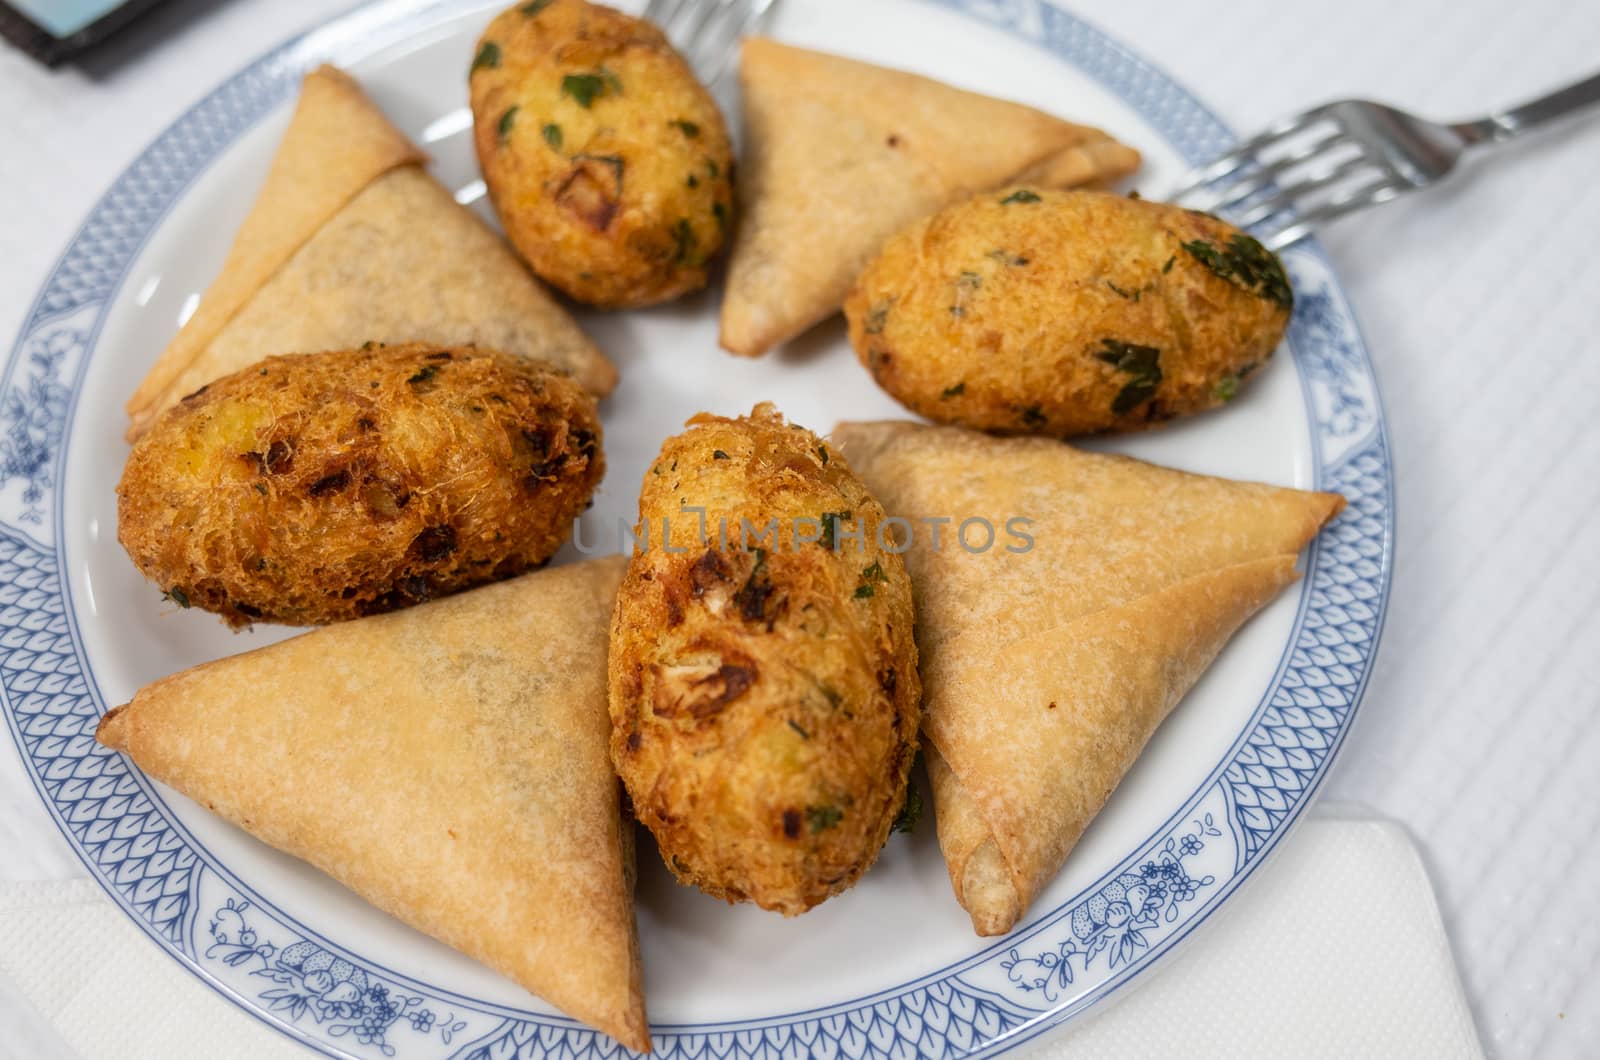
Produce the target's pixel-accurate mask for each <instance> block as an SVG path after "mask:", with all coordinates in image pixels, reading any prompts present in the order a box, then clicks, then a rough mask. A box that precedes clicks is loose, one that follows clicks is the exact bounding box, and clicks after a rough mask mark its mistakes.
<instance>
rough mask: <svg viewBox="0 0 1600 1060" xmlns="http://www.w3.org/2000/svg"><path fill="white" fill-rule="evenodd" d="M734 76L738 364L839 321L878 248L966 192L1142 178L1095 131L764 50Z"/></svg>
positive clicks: (733, 328) (883, 74) (941, 87)
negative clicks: (739, 143)
mask: <svg viewBox="0 0 1600 1060" xmlns="http://www.w3.org/2000/svg"><path fill="white" fill-rule="evenodd" d="M739 77H740V87H741V89H742V99H743V109H744V145H745V147H744V157H743V159H742V161H741V169H740V174H741V176H740V181H741V184H740V189H741V190H740V196H741V200H742V201H743V203H744V206H743V217H742V220H741V221H740V224H739V229H738V232H737V233H736V234H735V237H734V243H733V251H732V255H731V257H730V260H729V266H728V280H727V289H726V291H725V293H724V296H723V303H722V324H721V326H722V334H721V341H722V345H723V347H724V348H726V349H727V350H729V351H730V352H732V353H735V354H738V355H740V356H745V357H759V356H761V355H762V354H764V353H766V352H767V351H768V350H770V349H771V348H772V347H774V346H776V345H778V344H780V343H783V342H786V341H788V340H789V339H792V338H794V337H795V336H797V335H799V334H800V333H801V332H803V331H805V330H807V329H808V328H810V327H811V326H812V325H814V324H817V323H819V322H821V321H822V320H824V319H826V318H827V317H828V316H830V315H831V314H833V313H835V312H837V311H838V310H839V307H840V306H841V305H842V304H843V303H844V299H845V295H846V294H847V293H848V292H849V290H850V284H851V283H852V282H853V281H854V280H855V278H856V276H857V275H858V274H859V273H860V272H861V269H862V268H863V267H864V266H865V265H866V264H867V262H868V261H869V260H870V259H871V258H872V256H873V255H874V254H876V253H877V252H878V250H879V248H880V247H882V246H883V244H884V242H885V241H886V240H888V239H889V238H890V237H891V236H893V235H894V234H895V233H896V232H898V231H900V230H901V229H902V228H905V227H906V226H907V225H910V224H912V223H913V222H915V221H918V220H920V219H922V218H923V217H926V216H928V215H929V214H932V213H934V212H936V211H938V210H940V209H942V208H943V207H945V206H948V205H950V204H951V203H954V202H956V201H959V200H960V199H962V198H964V197H965V196H967V195H971V194H975V193H977V192H980V191H987V190H991V189H994V188H998V187H1001V186H1003V185H1006V184H1010V183H1013V182H1017V181H1021V182H1025V183H1031V184H1036V185H1038V186H1040V187H1046V188H1073V187H1109V186H1110V185H1112V184H1114V183H1115V182H1116V181H1118V180H1121V179H1122V178H1123V177H1126V176H1127V175H1128V174H1130V173H1132V172H1133V171H1134V170H1135V169H1136V168H1138V165H1139V153H1138V152H1137V151H1135V150H1134V149H1133V148H1131V147H1128V146H1126V145H1124V144H1121V143H1119V142H1118V141H1116V140H1114V139H1112V138H1111V137H1110V136H1108V135H1107V134H1106V133H1104V132H1102V131H1100V130H1099V129H1094V128H1090V127H1088V126H1083V125H1076V124H1073V123H1072V122H1068V121H1064V120H1062V119H1060V118H1057V117H1054V116H1053V115H1050V114H1046V113H1044V112H1043V111H1039V110H1036V109H1034V108H1032V107H1028V106H1024V105H1022V104H1020V103H1013V102H1009V101H1007V100H1001V99H995V98H993V97H990V96H985V95H981V94H979V93H976V92H968V91H965V90H962V89H958V88H955V87H953V86H951V85H946V84H943V83H941V82H938V81H934V80H932V79H930V78H926V77H920V76H918V75H915V74H911V73H907V72H905V71H901V70H892V69H888V68H886V67H881V66H874V65H871V64H869V63H863V62H859V61H856V60H853V59H846V58H843V57H841V56H837V55H827V54H823V53H821V52H814V51H807V50H806V49H803V48H795V47H791V46H789V45H785V44H779V43H778V42H776V41H772V40H767V39H765V38H759V37H758V38H752V39H750V40H748V41H746V42H745V44H744V48H743V52H742V54H741V57H740V67H739Z"/></svg>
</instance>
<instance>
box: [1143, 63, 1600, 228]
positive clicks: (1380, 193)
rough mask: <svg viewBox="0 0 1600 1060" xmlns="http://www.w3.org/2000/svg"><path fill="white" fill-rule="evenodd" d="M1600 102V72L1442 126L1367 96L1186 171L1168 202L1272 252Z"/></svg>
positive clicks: (1298, 118)
mask: <svg viewBox="0 0 1600 1060" xmlns="http://www.w3.org/2000/svg"><path fill="white" fill-rule="evenodd" d="M1596 103H1600V74H1595V75H1593V76H1590V77H1587V78H1585V79H1583V80H1582V81H1578V82H1576V83H1575V84H1571V85H1568V86H1566V87H1565V88H1562V89H1558V90H1557V91H1555V92H1552V93H1550V94H1549V95H1545V96H1541V97H1539V98H1538V99H1535V100H1533V101H1531V102H1528V103H1524V104H1523V105H1522V106H1520V107H1514V108H1512V109H1510V110H1503V111H1497V112H1495V113H1494V114H1491V115H1489V116H1488V117H1487V118H1480V119H1478V120H1477V121H1464V122H1455V123H1450V124H1445V123H1441V122H1433V121H1427V120H1425V119H1423V118H1418V117H1416V116H1415V115H1412V114H1407V113H1406V112H1405V111H1402V110H1396V109H1395V108H1393V107H1390V106H1386V105H1384V104H1382V103H1374V102H1372V101H1370V100H1362V99H1348V100H1341V101H1339V102H1336V103H1325V104H1323V105H1322V106H1320V107H1313V108H1312V109H1311V110H1308V111H1306V112H1305V113H1304V114H1297V115H1295V116H1294V117H1292V118H1285V119H1283V120H1282V121H1279V122H1277V123H1276V124H1274V125H1272V126H1270V127H1268V128H1267V130H1266V131H1265V132H1262V133H1261V134H1259V135H1257V136H1252V137H1251V138H1250V139H1248V140H1246V141H1244V142H1243V143H1241V144H1239V145H1238V146H1237V147H1235V148H1234V149H1233V150H1232V151H1229V152H1228V153H1227V154H1225V155H1222V156H1221V157H1220V158H1217V159H1216V160H1214V161H1212V162H1210V163H1208V164H1206V165H1203V166H1199V167H1197V168H1196V169H1194V170H1191V171H1190V173H1189V174H1188V175H1187V178H1186V180H1185V183H1184V184H1183V185H1182V186H1181V187H1180V188H1179V189H1178V191H1176V192H1174V193H1173V194H1172V195H1170V196H1168V198H1169V199H1170V200H1171V201H1172V202H1176V203H1179V204H1180V205H1183V206H1188V207H1191V208H1193V209H1199V210H1206V211H1208V212H1219V213H1222V214H1223V215H1225V216H1226V217H1227V218H1228V219H1229V220H1231V221H1232V222H1234V223H1235V224H1237V225H1239V226H1240V227H1241V228H1248V229H1250V230H1251V231H1252V233H1253V234H1254V235H1255V236H1256V237H1257V238H1258V239H1260V240H1261V242H1262V243H1264V244H1266V246H1267V247H1268V248H1270V249H1272V250H1281V249H1283V248H1284V247H1286V246H1289V245H1290V244H1291V243H1295V242H1297V241H1299V240H1301V239H1304V238H1305V237H1306V236H1308V235H1310V234H1311V231H1312V229H1313V228H1316V227H1317V226H1318V225H1322V224H1326V223H1327V222H1329V221H1332V220H1334V219H1335V218H1338V217H1343V216H1344V215H1345V214H1348V213H1354V212H1355V211H1357V210H1361V209H1365V208H1366V207H1368V206H1376V205H1378V204H1379V203H1384V202H1388V201H1389V200H1390V199H1393V198H1395V197H1396V196H1398V195H1400V194H1402V193H1403V192H1408V191H1415V190H1416V189H1418V188H1426V187H1427V186H1428V185H1430V184H1433V183H1435V182H1436V181H1438V180H1440V179H1442V178H1443V177H1444V176H1445V175H1446V174H1448V173H1449V172H1450V171H1451V170H1452V169H1454V168H1455V166H1456V162H1457V161H1458V160H1459V159H1460V158H1461V156H1462V154H1464V153H1465V152H1466V151H1468V150H1469V149H1471V148H1474V147H1477V146H1479V145H1480V144H1493V143H1503V142H1505V141H1506V140H1510V139H1511V138H1513V137H1515V136H1519V135H1521V134H1522V133H1524V132H1527V131H1528V130H1529V129H1532V128H1534V127H1536V126H1540V125H1543V124H1545V123H1546V122H1550V121H1554V120H1555V119H1557V118H1561V117H1565V116H1567V115H1570V114H1576V113H1577V112H1578V111H1580V110H1583V109H1584V108H1587V107H1590V106H1593V105H1594V104H1596Z"/></svg>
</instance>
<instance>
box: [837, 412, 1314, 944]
mask: <svg viewBox="0 0 1600 1060" xmlns="http://www.w3.org/2000/svg"><path fill="white" fill-rule="evenodd" d="M833 440H834V442H835V444H836V445H838V447H839V448H840V449H841V450H842V451H843V452H844V453H845V454H846V455H847V456H848V457H849V459H850V461H851V464H852V466H853V467H855V468H856V470H857V472H858V473H859V474H860V476H861V478H862V480H863V481H865V482H866V483H867V486H868V488H869V489H871V490H872V491H873V492H874V493H875V494H876V495H877V496H878V497H879V499H880V500H882V501H883V503H884V506H885V507H886V508H887V509H888V510H890V511H892V512H896V513H897V514H900V515H903V516H906V517H908V518H913V519H914V518H918V517H921V516H923V515H927V514H936V513H944V512H950V511H960V512H962V513H965V514H968V515H971V516H982V517H986V518H989V519H991V520H992V519H998V518H1004V517H1005V515H1006V514H1007V513H1017V512H1021V513H1026V514H1027V515H1028V516H1029V517H1030V518H1031V519H1032V520H1033V523H1032V526H1031V528H1030V532H1031V534H1032V535H1033V537H1034V540H1035V545H1034V547H1033V548H1032V549H1030V550H1028V551H1027V552H1026V553H1025V554H1020V555H1019V554H1015V553H1007V552H1005V551H1004V550H993V551H990V552H985V553H973V552H969V551H966V550H963V549H942V550H934V549H927V548H913V549H911V550H910V551H908V552H907V553H906V556H905V560H906V567H907V570H908V571H909V572H910V574H911V578H912V588H913V592H914V594H915V599H916V606H917V646H918V651H919V656H920V659H921V664H922V679H923V687H924V690H925V698H924V704H923V712H924V713H923V732H924V735H925V736H926V738H927V741H926V746H927V751H928V771H929V777H930V780H931V781H932V786H933V792H934V808H935V813H936V817H937V820H938V832H939V843H940V848H941V850H942V851H943V853H944V856H945V861H946V865H947V867H948V868H949V870H950V879H951V884H952V886H953V888H954V890H955V894H956V898H957V900H958V901H959V902H960V903H961V905H962V906H963V907H964V908H965V909H966V910H967V911H968V913H969V914H970V916H971V918H972V923H973V927H974V929H975V930H976V931H977V932H978V933H979V934H980V935H998V934H1004V933H1005V932H1007V931H1009V930H1010V929H1011V928H1012V927H1013V926H1014V925H1015V924H1016V923H1017V922H1018V920H1020V919H1021V917H1022V916H1023V914H1024V913H1026V911H1027V909H1028V907H1029V905H1030V904H1031V903H1032V902H1033V900H1034V899H1035V898H1036V897H1037V896H1038V895H1039V893H1040V892H1041V891H1042V890H1043V889H1044V888H1045V887H1046V886H1047V885H1048V884H1049V883H1050V881H1051V880H1052V879H1053V878H1054V877H1055V875H1056V873H1057V872H1058V871H1059V870H1060V868H1061V866H1062V864H1063V863H1064V862H1065V860H1066V858H1067V855H1068V854H1069V853H1070V852H1071V850H1072V848H1073V846H1074V845H1075V844H1076V843H1077V841H1078V839H1079V837H1080V836H1081V835H1082V834H1083V832H1084V829H1086V828H1087V827H1088V825H1089V823H1090V821H1092V820H1093V819H1094V817H1095V815H1096V814H1098V813H1099V812H1100V810H1101V808H1102V807H1103V806H1104V805H1105V803H1106V801H1107V799H1108V798H1109V797H1110V795H1111V793H1112V791H1113V790H1114V789H1115V788H1116V786H1117V785H1118V783H1120V781H1121V780H1122V778H1123V776H1124V775H1125V774H1126V773H1127V771H1128V770H1129V769H1130V768H1131V767H1132V765H1133V763H1134V761H1135V759H1137V758H1138V756H1139V754H1140V752H1141V751H1142V750H1143V748H1144V746H1145V744H1146V742H1147V741H1148V740H1149V739H1150V737H1151V735H1152V734H1153V733H1154V732H1155V730H1156V728H1157V727H1158V726H1159V725H1160V724H1161V722H1162V721H1163V720H1164V719H1165V718H1166V717H1167V715H1168V714H1169V713H1170V712H1171V711H1172V709H1173V708H1174V707H1175V706H1176V705H1177V703H1178V701H1179V700H1180V699H1182V698H1183V696H1184V695H1185V694H1186V693H1187V692H1188V690H1189V689H1190V687H1192V686H1193V684H1194V683H1195V681H1196V680H1198V679H1199V677H1200V675H1201V674H1202V673H1204V672H1205V670H1206V669H1207V668H1208V667H1209V666H1210V665H1211V663H1212V661H1213V660H1214V659H1215V658H1216V656H1217V654H1218V653H1219V652H1220V651H1221V650H1222V648H1223V646H1224V645H1225V644H1226V643H1227V641H1228V639H1229V638H1230V637H1232V636H1233V634H1234V633H1235V632H1236V631H1237V630H1238V629H1239V627H1240V626H1242V625H1243V624H1244V623H1245V622H1246V621H1247V620H1248V619H1249V618H1250V617H1251V616H1252V615H1254V614H1255V613H1256V612H1257V611H1258V610H1260V609H1261V608H1262V607H1264V606H1266V605H1267V604H1268V603H1270V602H1271V601H1272V600H1273V599H1274V598H1275V597H1276V596H1277V595H1278V593H1279V592H1281V591H1282V590H1283V588H1285V587H1286V586H1288V585H1289V584H1291V583H1292V582H1293V581H1294V580H1295V579H1296V577H1297V573H1296V570H1295V561H1296V557H1297V556H1298V554H1299V552H1300V551H1301V549H1303V548H1304V547H1305V545H1306V544H1307V543H1308V542H1309V541H1310V540H1311V539H1312V538H1313V537H1315V536H1316V534H1317V532H1318V531H1319V530H1320V529H1321V528H1322V527H1323V526H1324V525H1326V524H1327V523H1328V521H1329V520H1331V519H1333V518H1334V517H1335V516H1337V515H1338V513H1339V512H1340V511H1341V510H1342V509H1343V507H1344V498H1343V497H1341V496H1339V495H1337V494H1332V493H1314V492H1307V491H1303V490H1295V489H1284V488H1280V487H1275V486H1268V485H1262V484H1259V483H1252V482H1236V481H1232V480H1228V479H1221V478H1212V477H1208V476H1203V475H1194V474H1187V473H1184V472H1179V471H1173V470H1170V469H1167V468H1162V467H1157V466H1155V465H1151V464H1146V463H1143V462H1140V461H1137V460H1132V459H1129V458H1127V457H1122V456H1110V455H1103V454H1097V453H1088V452H1082V451H1079V450H1076V449H1073V448H1071V447H1069V446H1066V445H1063V444H1062V443H1060V442H1058V441H1055V440H1053V439H1043V438H1011V439H1001V438H993V437H990V436H987V435H983V434H979V433H977V432H973V431H968V430H964V429H961V428H954V427H925V426H919V425H915V424H911V423H853V424H841V425H840V426H839V427H838V428H837V429H836V430H835V432H834V435H833Z"/></svg>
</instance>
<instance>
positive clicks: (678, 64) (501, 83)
mask: <svg viewBox="0 0 1600 1060" xmlns="http://www.w3.org/2000/svg"><path fill="white" fill-rule="evenodd" d="M470 79H471V94H472V116H473V127H474V131H473V139H474V142H475V143H476V145H477V150H478V162H479V164H480V165H481V166H482V168H483V176H484V181H485V182H486V183H487V185H488V188H489V198H490V200H491V201H492V202H493V204H494V208H495V212H496V213H498V214H499V216H500V222H501V224H503V225H504V226H505V229H506V233H507V235H509V236H510V237H511V242H512V243H513V244H515V246H516V248H517V249H518V250H519V251H520V252H521V253H522V256H523V257H524V258H526V259H527V261H528V263H529V264H530V265H531V266H532V267H533V270H534V271H535V272H536V273H538V274H539V275H540V276H542V277H543V278H544V279H545V280H546V281H548V282H549V283H551V284H554V285H555V286H556V287H559V288H561V289H562V290H563V291H565V292H566V293H567V294H569V295H571V296H572V297H573V298H576V299H578V300H579V301H581V302H588V303H590V304H592V305H597V306H603V307H608V308H614V307H626V306H643V305H651V304H653V303H656V302H664V301H667V300H669V299H672V298H676V297H678V296H679V295H682V294H685V293H687V292H689V291H695V290H698V289H700V288H701V287H704V286H705V284H706V275H707V267H708V265H709V264H710V262H711V261H712V259H713V258H715V257H716V256H717V253H718V252H719V251H720V250H721V249H722V245H723V241H724V239H725V238H726V236H727V233H728V228H729V225H731V224H732V222H733V206H734V200H733V147H732V144H731V142H730V141H729V139H728V131H727V127H726V125H725V124H724V123H723V120H722V113H721V111H719V110H718V109H717V104H716V101H715V100H713V99H712V98H711V94H710V93H709V92H707V91H706V89H705V87H704V86H703V85H701V84H700V82H699V81H697V80H696V79H695V76H694V71H692V70H691V69H690V68H689V65H688V63H686V62H684V60H683V57H682V56H680V55H679V54H678V53H677V52H676V51H674V50H673V48H672V45H671V44H670V43H668V41H667V38H666V36H665V35H664V34H663V33H662V32H661V31H660V30H659V29H657V28H656V27H655V26H653V25H651V24H650V23H648V22H644V21H641V20H639V19H636V18H631V17H629V16H627V15H624V14H621V13H620V12H617V11H614V10H612V9H611V8H608V7H601V6H599V5H596V4H589V3H585V2H584V0H548V2H545V3H535V4H518V5H517V6H515V7H512V8H510V9H508V10H506V11H504V12H502V13H501V14H500V15H499V17H497V18H496V19H495V20H494V21H493V22H491V23H489V28H488V29H487V30H485V31H484V34H483V37H482V38H481V39H480V40H479V42H478V51H477V57H476V58H475V59H474V60H473V63H472V72H471V75H470Z"/></svg>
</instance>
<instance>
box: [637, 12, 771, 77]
mask: <svg viewBox="0 0 1600 1060" xmlns="http://www.w3.org/2000/svg"><path fill="white" fill-rule="evenodd" d="M775 2H776V0H650V2H649V4H648V5H646V7H645V9H644V18H646V19H648V20H649V21H651V22H654V23H655V24H656V25H657V26H660V27H661V29H662V31H663V32H664V33H666V35H667V37H668V38H669V39H670V40H671V41H672V43H673V45H674V46H675V47H677V48H678V50H679V51H681V52H683V55H684V58H686V59H688V60H689V65H691V66H693V67H694V68H695V71H696V72H697V73H698V74H699V75H700V77H701V79H702V80H704V81H705V82H706V83H707V84H712V83H714V82H716V81H717V80H718V79H719V78H721V77H722V75H723V74H725V73H726V72H727V70H728V67H729V66H731V65H732V63H733V59H734V57H735V56H736V55H737V54H738V51H739V38H740V37H743V36H745V35H746V34H748V33H752V32H755V31H756V30H757V29H759V28H760V25H761V22H762V20H763V19H764V18H765V17H766V15H767V12H768V11H769V10H770V9H771V8H772V6H773V4H774V3H775Z"/></svg>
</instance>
